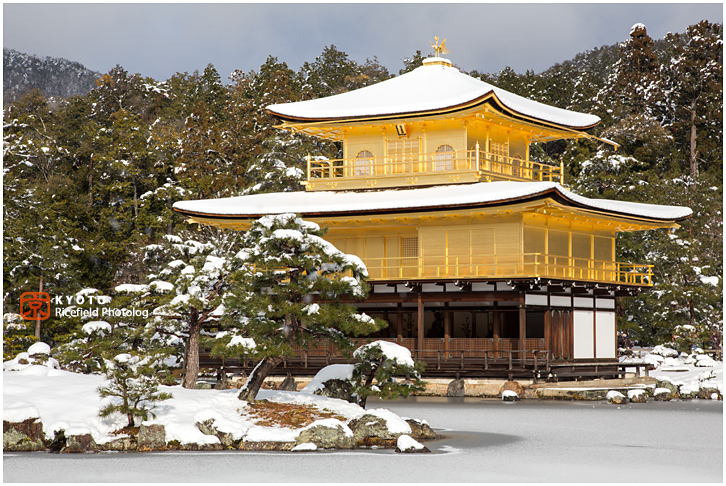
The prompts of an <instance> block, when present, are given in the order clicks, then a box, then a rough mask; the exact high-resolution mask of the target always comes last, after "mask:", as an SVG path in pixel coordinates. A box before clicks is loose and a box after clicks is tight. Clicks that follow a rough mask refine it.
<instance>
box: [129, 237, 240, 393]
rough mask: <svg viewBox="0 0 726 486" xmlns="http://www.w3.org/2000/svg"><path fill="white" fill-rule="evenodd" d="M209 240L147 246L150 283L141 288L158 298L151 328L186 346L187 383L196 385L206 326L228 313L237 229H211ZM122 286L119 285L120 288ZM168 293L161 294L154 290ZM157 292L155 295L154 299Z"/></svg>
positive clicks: (184, 382) (178, 239)
mask: <svg viewBox="0 0 726 486" xmlns="http://www.w3.org/2000/svg"><path fill="white" fill-rule="evenodd" d="M210 233H211V234H210V235H208V236H209V238H208V241H207V242H205V243H202V242H200V241H197V240H193V239H191V238H187V239H186V240H185V239H182V238H181V237H179V236H176V235H166V236H165V240H166V242H165V243H164V244H162V245H149V246H147V247H146V256H145V258H144V264H145V265H147V267H148V268H149V269H150V270H151V272H150V273H149V274H148V275H147V277H146V278H147V280H148V283H147V284H144V285H141V286H138V290H136V289H135V288H134V287H129V290H131V291H138V292H140V293H141V294H143V296H142V297H143V298H146V299H151V298H155V299H156V300H155V302H156V303H157V304H158V307H156V308H155V309H154V310H153V316H151V317H150V319H149V321H148V322H147V324H146V328H147V329H148V330H149V331H151V332H153V335H154V336H159V337H160V338H161V339H162V340H163V341H165V342H167V343H168V344H174V343H178V344H180V347H181V348H182V349H183V367H184V368H183V374H182V387H184V388H194V386H195V384H196V380H197V375H198V373H199V346H200V337H201V335H202V327H203V326H204V325H205V324H209V323H212V322H213V321H216V320H218V319H219V318H220V317H221V316H222V315H223V314H224V312H225V311H224V305H222V298H223V295H224V292H225V291H226V289H227V282H226V277H227V273H228V263H229V262H228V260H229V258H230V257H231V255H233V254H234V252H233V251H234V248H235V245H236V238H235V237H236V233H231V232H221V231H219V230H211V231H210ZM116 290H117V291H118V290H119V287H117V288H116ZM162 291H163V292H164V296H163V297H162V298H159V297H160V296H158V295H157V294H155V292H157V293H158V292H162ZM155 295H156V297H155Z"/></svg>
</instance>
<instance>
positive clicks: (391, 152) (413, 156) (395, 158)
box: [387, 138, 421, 173]
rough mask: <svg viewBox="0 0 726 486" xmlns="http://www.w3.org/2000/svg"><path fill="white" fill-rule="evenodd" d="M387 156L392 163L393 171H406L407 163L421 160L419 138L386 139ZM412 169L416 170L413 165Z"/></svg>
mask: <svg viewBox="0 0 726 486" xmlns="http://www.w3.org/2000/svg"><path fill="white" fill-rule="evenodd" d="M387 150H388V158H389V160H390V161H391V164H393V168H394V170H393V171H394V172H395V173H400V172H407V171H408V170H409V169H408V168H407V167H408V165H407V164H409V163H411V162H418V161H419V160H421V143H420V139H418V138H414V139H410V140H408V139H407V140H388V147H387ZM414 170H418V169H417V168H416V167H414Z"/></svg>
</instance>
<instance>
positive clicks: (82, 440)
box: [61, 434, 101, 454]
mask: <svg viewBox="0 0 726 486" xmlns="http://www.w3.org/2000/svg"><path fill="white" fill-rule="evenodd" d="M99 450H101V448H100V447H99V446H98V444H96V441H95V440H93V436H91V434H77V435H67V436H66V446H65V447H64V448H63V449H61V454H65V453H76V452H98V451H99Z"/></svg>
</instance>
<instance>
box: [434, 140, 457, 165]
mask: <svg viewBox="0 0 726 486" xmlns="http://www.w3.org/2000/svg"><path fill="white" fill-rule="evenodd" d="M453 163H454V147H452V146H451V145H441V146H440V147H439V148H437V149H436V152H435V153H434V170H451V169H452V167H453Z"/></svg>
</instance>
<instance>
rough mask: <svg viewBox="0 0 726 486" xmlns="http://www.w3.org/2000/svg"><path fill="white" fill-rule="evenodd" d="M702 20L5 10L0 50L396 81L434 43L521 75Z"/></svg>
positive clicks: (612, 15)
mask: <svg viewBox="0 0 726 486" xmlns="http://www.w3.org/2000/svg"><path fill="white" fill-rule="evenodd" d="M704 19H706V20H709V21H710V22H719V23H721V22H723V4H722V3H720V2H719V3H703V4H693V3H662V4H658V3H645V4H618V3H600V4H590V3H584V4H578V3H562V4H544V3H534V4H527V3H519V4H497V3H459V4H445V3H443V2H438V3H399V4H378V3H358V4H351V3H348V4H345V3H344V4H335V3H332V4H331V3H318V4H306V3H293V4H289V3H288V4H280V3H277V4H269V3H267V4H260V3H222V4H174V3H164V4H149V3H140V4H139V3H132V4H129V3H125V4H88V3H82V4H62V3H53V4H37V3H36V4H28V3H18V4H12V3H11V4H9V3H5V4H4V5H3V46H4V47H9V48H11V49H16V50H18V51H21V52H25V53H28V54H36V55H38V56H42V57H43V56H52V57H64V58H66V59H70V60H73V61H78V62H80V63H82V64H84V65H85V66H86V67H87V68H89V69H92V70H95V71H100V72H108V71H109V70H110V69H111V68H113V67H114V66H115V65H116V64H120V65H121V66H123V67H124V68H125V69H126V70H127V71H129V72H131V73H140V74H142V75H144V76H151V77H153V78H155V79H157V80H165V79H168V78H169V77H170V76H172V75H173V74H174V73H176V72H185V71H186V72H190V73H191V72H193V71H194V70H200V71H201V70H203V69H204V68H205V67H206V66H207V64H209V63H211V64H213V65H214V66H215V67H216V68H217V70H218V71H219V73H220V75H221V76H222V78H223V79H226V78H227V77H228V76H229V74H230V73H231V72H232V71H233V70H235V69H241V70H243V71H249V70H251V69H255V70H257V69H258V68H259V66H260V65H261V64H262V63H264V61H265V59H267V57H268V56H269V55H273V56H275V57H277V58H278V60H280V61H285V62H286V63H287V64H288V65H289V66H290V67H291V68H293V69H295V70H297V69H298V68H299V67H300V66H301V65H302V64H303V63H304V62H305V61H314V60H315V57H316V56H318V55H319V54H320V53H321V52H322V51H323V48H324V47H325V46H329V45H331V44H333V45H335V46H336V47H337V48H338V49H339V50H342V51H344V52H346V53H347V54H348V55H349V57H350V58H351V59H353V60H355V61H357V62H359V63H363V62H365V60H366V58H373V56H377V57H378V60H379V62H381V63H382V64H383V65H384V66H386V67H387V68H388V70H389V71H390V72H391V73H396V74H397V73H398V70H399V69H401V68H402V67H403V59H404V58H406V57H410V56H412V55H413V54H414V53H415V52H416V50H421V51H422V53H423V54H424V55H426V54H428V53H430V52H432V49H431V42H433V38H434V36H435V35H438V36H439V37H441V38H442V39H443V38H446V47H448V48H449V50H450V51H451V52H450V54H448V55H447V57H448V58H449V59H451V61H452V62H454V64H457V65H458V66H460V67H461V68H462V69H464V70H467V71H471V70H474V69H476V70H478V71H480V72H488V73H494V72H497V71H500V70H501V69H503V68H504V67H505V66H511V67H512V68H513V69H514V70H515V71H517V72H520V73H522V72H524V71H525V70H527V69H532V70H534V71H535V72H541V71H543V70H545V69H547V68H548V67H550V66H552V65H553V64H555V63H557V62H562V61H565V60H567V59H571V58H572V57H573V56H574V55H575V54H577V53H579V52H583V51H586V50H588V49H592V48H594V47H600V46H603V45H611V44H614V43H617V42H621V41H624V40H626V39H627V38H628V34H629V32H630V28H631V26H632V25H633V24H635V23H638V22H641V23H644V24H645V25H646V26H647V28H648V34H650V36H651V37H653V38H654V39H659V38H662V37H663V36H664V35H665V34H666V33H667V32H684V31H685V29H686V27H687V26H688V25H690V24H694V23H697V22H698V21H700V20H704Z"/></svg>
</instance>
